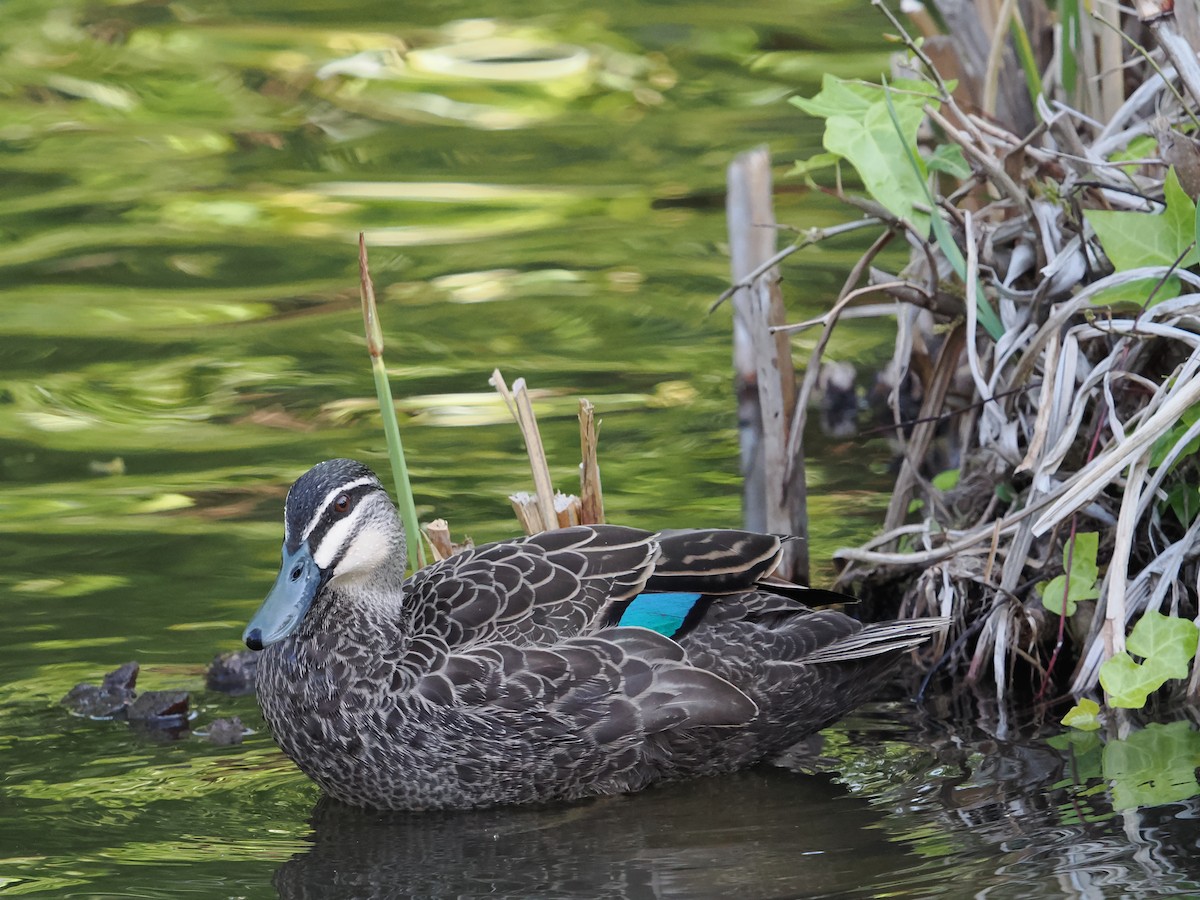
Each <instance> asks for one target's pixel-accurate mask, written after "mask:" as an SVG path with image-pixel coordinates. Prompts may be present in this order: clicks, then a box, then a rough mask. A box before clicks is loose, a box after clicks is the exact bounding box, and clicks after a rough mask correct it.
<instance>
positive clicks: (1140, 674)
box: [1100, 653, 1165, 709]
mask: <svg viewBox="0 0 1200 900" xmlns="http://www.w3.org/2000/svg"><path fill="white" fill-rule="evenodd" d="M1164 680H1165V679H1163V678H1159V677H1158V676H1157V675H1156V674H1155V673H1154V672H1153V671H1151V670H1150V669H1148V668H1146V667H1145V666H1139V665H1138V664H1137V663H1135V662H1134V661H1133V658H1132V657H1131V656H1130V655H1129V654H1128V653H1119V654H1117V655H1116V656H1113V657H1110V658H1109V659H1106V660H1105V661H1104V664H1103V665H1102V666H1100V686H1101V687H1103V688H1104V692H1105V693H1106V694H1108V702H1109V704H1111V705H1112V706H1119V707H1121V708H1122V709H1141V708H1142V707H1143V706H1145V705H1146V699H1147V698H1148V697H1149V696H1150V695H1151V694H1153V693H1154V692H1155V691H1157V690H1158V689H1159V688H1160V687H1162V685H1163V681H1164Z"/></svg>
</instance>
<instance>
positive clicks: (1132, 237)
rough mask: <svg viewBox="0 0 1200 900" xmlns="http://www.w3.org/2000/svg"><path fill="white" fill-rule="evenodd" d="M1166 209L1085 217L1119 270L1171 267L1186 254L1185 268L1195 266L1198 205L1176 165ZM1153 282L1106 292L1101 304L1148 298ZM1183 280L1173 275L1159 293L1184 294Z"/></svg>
mask: <svg viewBox="0 0 1200 900" xmlns="http://www.w3.org/2000/svg"><path fill="white" fill-rule="evenodd" d="M1163 199H1164V200H1165V202H1166V209H1165V210H1164V211H1163V212H1161V213H1141V212H1129V211H1124V210H1120V211H1118V210H1103V209H1089V210H1085V211H1084V214H1083V215H1084V218H1085V219H1087V221H1088V224H1090V225H1091V226H1092V229H1093V230H1094V231H1095V232H1096V237H1098V238H1099V239H1100V246H1102V247H1103V248H1104V253H1105V255H1106V256H1107V257H1108V258H1109V259H1110V260H1111V261H1112V264H1113V266H1114V267H1115V268H1116V270H1117V271H1118V272H1127V271H1129V270H1130V269H1138V268H1141V267H1142V266H1169V265H1171V264H1173V263H1174V262H1175V261H1176V260H1177V259H1179V258H1180V256H1181V255H1183V254H1184V251H1187V252H1186V255H1183V259H1182V260H1180V263H1179V264H1180V266H1181V267H1186V266H1190V265H1194V264H1195V263H1196V261H1197V259H1198V258H1200V256H1198V254H1197V249H1196V247H1195V246H1194V245H1193V246H1191V249H1190V250H1189V249H1188V247H1189V245H1192V243H1193V241H1194V240H1195V238H1196V204H1195V202H1194V201H1193V200H1192V198H1191V197H1189V196H1188V195H1187V192H1186V191H1184V189H1183V187H1182V186H1181V185H1180V184H1179V176H1178V175H1176V174H1175V170H1174V169H1171V170H1170V171H1169V172H1168V173H1167V178H1166V181H1165V183H1164V185H1163ZM1154 283H1155V282H1154V280H1153V279H1151V280H1149V281H1145V282H1142V281H1139V282H1136V283H1135V284H1130V285H1124V286H1122V287H1120V288H1113V289H1111V290H1109V291H1104V292H1103V293H1102V294H1101V295H1100V296H1098V297H1097V298H1096V302H1097V303H1115V302H1118V300H1133V301H1134V302H1144V301H1145V299H1146V298H1147V297H1148V296H1149V293H1150V290H1151V289H1152V288H1153V286H1154ZM1179 291H1180V284H1179V280H1178V279H1175V278H1172V279H1168V280H1167V283H1166V284H1164V285H1163V286H1162V288H1161V289H1160V290H1159V292H1158V293H1157V294H1156V295H1155V300H1156V301H1162V300H1167V299H1170V298H1171V297H1176V296H1178V295H1179Z"/></svg>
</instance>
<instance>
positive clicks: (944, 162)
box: [925, 144, 971, 178]
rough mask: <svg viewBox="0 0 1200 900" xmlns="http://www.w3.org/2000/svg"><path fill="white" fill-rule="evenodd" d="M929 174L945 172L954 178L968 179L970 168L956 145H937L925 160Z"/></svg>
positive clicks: (960, 148) (960, 149)
mask: <svg viewBox="0 0 1200 900" xmlns="http://www.w3.org/2000/svg"><path fill="white" fill-rule="evenodd" d="M925 165H927V166H928V167H929V170H930V171H931V172H945V173H946V174H947V175H953V176H954V177H955V178H969V177H970V175H971V167H970V166H969V165H968V164H967V160H966V157H964V156H963V152H962V147H960V146H958V144H938V145H937V149H935V150H934V151H933V153H932V154H930V156H929V158H928V159H927V160H925Z"/></svg>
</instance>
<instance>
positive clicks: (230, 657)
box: [205, 650, 258, 697]
mask: <svg viewBox="0 0 1200 900" xmlns="http://www.w3.org/2000/svg"><path fill="white" fill-rule="evenodd" d="M257 666H258V654H257V653H255V652H254V651H253V650H233V651H230V652H229V653H220V654H218V655H217V656H216V657H214V658H213V661H212V663H210V664H209V667H208V673H207V676H206V678H205V686H206V687H207V688H208V689H209V690H210V691H220V692H221V693H223V694H231V695H232V696H234V697H240V696H242V695H243V694H253V693H254V677H255V676H254V673H255V671H256V670H257Z"/></svg>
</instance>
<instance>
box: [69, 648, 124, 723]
mask: <svg viewBox="0 0 1200 900" xmlns="http://www.w3.org/2000/svg"><path fill="white" fill-rule="evenodd" d="M138 671H139V666H138V664H137V663H136V662H127V663H125V665H123V666H121V667H120V668H119V669H114V670H113V671H111V672H109V673H108V674H107V675H105V676H104V682H103V683H102V684H98V685H97V684H88V683H86V682H80V683H79V684H77V685H75V687H73V688H71V690H69V691H68V692H67V694H66V696H64V697H63V698H62V700H60V701H59V703H61V704H62V705H63V706H65V707H66V708H67V709H69V710H70V711H71V712H72V713H74V714H75V715H77V716H86V717H87V718H89V719H123V718H125V714H126V710H127V709H128V707H129V704H130V703H132V702H133V699H134V698H135V697H136V696H137V692H136V691H135V690H134V689H133V688H134V685H136V684H137V677H138Z"/></svg>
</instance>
